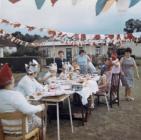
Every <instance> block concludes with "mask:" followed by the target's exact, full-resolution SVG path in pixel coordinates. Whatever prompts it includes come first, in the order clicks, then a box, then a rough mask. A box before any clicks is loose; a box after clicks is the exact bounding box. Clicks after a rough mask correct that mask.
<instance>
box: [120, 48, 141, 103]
mask: <svg viewBox="0 0 141 140" xmlns="http://www.w3.org/2000/svg"><path fill="white" fill-rule="evenodd" d="M131 54H132V49H131V48H127V49H126V50H125V54H124V57H122V58H121V60H120V63H121V74H122V84H123V86H124V87H125V98H126V100H128V101H133V100H134V98H133V97H132V88H133V85H134V69H135V71H136V75H137V78H138V79H139V73H138V68H137V65H136V62H135V60H134V58H132V57H131Z"/></svg>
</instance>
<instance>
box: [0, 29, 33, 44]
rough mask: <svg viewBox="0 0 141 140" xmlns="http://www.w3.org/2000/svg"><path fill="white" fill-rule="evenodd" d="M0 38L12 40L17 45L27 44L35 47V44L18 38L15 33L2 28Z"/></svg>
mask: <svg viewBox="0 0 141 140" xmlns="http://www.w3.org/2000/svg"><path fill="white" fill-rule="evenodd" d="M0 38H2V39H6V40H10V41H11V42H12V43H15V44H17V45H23V46H25V47H27V46H31V47H35V44H33V43H29V42H26V41H23V40H21V39H18V38H16V37H14V36H13V35H11V34H8V33H6V32H5V31H4V30H3V29H1V30H0Z"/></svg>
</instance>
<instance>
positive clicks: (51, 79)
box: [47, 64, 57, 84]
mask: <svg viewBox="0 0 141 140" xmlns="http://www.w3.org/2000/svg"><path fill="white" fill-rule="evenodd" d="M49 72H50V77H49V78H48V80H47V83H48V84H51V83H56V80H57V66H56V65H55V64H51V66H50V67H49Z"/></svg>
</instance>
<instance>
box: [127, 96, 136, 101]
mask: <svg viewBox="0 0 141 140" xmlns="http://www.w3.org/2000/svg"><path fill="white" fill-rule="evenodd" d="M127 98H128V100H129V101H134V100H135V99H134V98H133V97H130V96H128V97H127Z"/></svg>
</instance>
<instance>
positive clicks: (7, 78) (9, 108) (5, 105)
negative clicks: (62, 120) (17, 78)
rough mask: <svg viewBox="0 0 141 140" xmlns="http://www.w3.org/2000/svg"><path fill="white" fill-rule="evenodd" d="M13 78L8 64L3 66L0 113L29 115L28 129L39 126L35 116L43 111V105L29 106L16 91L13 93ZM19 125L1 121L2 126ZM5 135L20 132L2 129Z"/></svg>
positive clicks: (13, 121)
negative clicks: (17, 112)
mask: <svg viewBox="0 0 141 140" xmlns="http://www.w3.org/2000/svg"><path fill="white" fill-rule="evenodd" d="M13 88H14V77H13V75H12V72H11V69H10V68H9V66H8V64H5V65H4V66H3V67H2V68H1V70H0V113H5V112H16V111H19V112H22V113H23V114H27V115H29V117H30V119H29V120H28V128H29V130H31V129H32V128H34V127H40V126H41V119H40V118H39V117H37V116H36V115H35V113H37V112H40V111H42V110H43V109H44V105H36V106H35V105H31V104H29V102H28V101H27V100H26V98H25V97H24V96H23V94H21V93H20V92H18V91H14V90H13ZM18 123H19V124H20V123H21V121H20V120H11V121H9V120H2V124H3V126H4V125H6V124H8V125H14V124H18ZM4 132H5V133H10V134H11V133H15V134H19V133H21V130H17V129H16V130H13V129H11V128H10V127H7V128H4Z"/></svg>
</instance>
